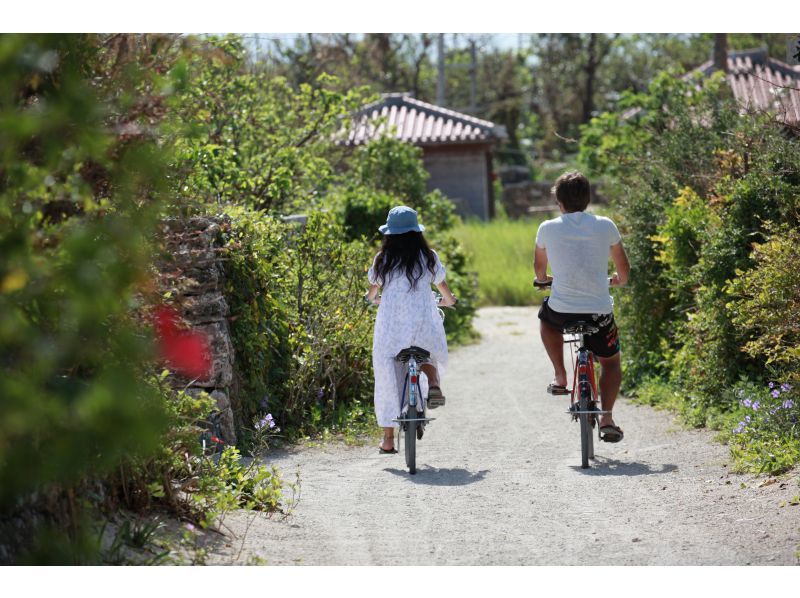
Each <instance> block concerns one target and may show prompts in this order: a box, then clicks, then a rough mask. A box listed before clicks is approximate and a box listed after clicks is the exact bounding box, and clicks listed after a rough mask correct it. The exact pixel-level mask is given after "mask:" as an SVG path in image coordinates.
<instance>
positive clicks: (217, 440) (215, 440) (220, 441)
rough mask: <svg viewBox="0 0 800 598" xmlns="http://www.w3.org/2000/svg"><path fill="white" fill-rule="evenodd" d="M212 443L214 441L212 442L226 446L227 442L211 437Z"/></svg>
mask: <svg viewBox="0 0 800 598" xmlns="http://www.w3.org/2000/svg"><path fill="white" fill-rule="evenodd" d="M211 441H212V442H216V443H217V444H225V442H223V441H222V440H220V439H219V438H217V437H216V436H212V437H211Z"/></svg>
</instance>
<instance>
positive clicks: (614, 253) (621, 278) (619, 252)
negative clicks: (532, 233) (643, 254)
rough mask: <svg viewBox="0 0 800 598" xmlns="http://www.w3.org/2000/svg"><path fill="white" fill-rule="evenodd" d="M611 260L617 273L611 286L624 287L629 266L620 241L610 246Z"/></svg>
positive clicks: (612, 279)
mask: <svg viewBox="0 0 800 598" xmlns="http://www.w3.org/2000/svg"><path fill="white" fill-rule="evenodd" d="M537 249H538V248H537ZM611 259H612V260H613V262H614V266H616V268H617V271H616V272H614V274H613V275H612V276H611V286H612V287H622V286H625V285H626V284H627V283H628V277H629V276H630V273H631V264H630V262H629V261H628V255H627V254H626V253H625V248H624V247H623V246H622V241H620V242H619V243H617V244H616V245H612V246H611Z"/></svg>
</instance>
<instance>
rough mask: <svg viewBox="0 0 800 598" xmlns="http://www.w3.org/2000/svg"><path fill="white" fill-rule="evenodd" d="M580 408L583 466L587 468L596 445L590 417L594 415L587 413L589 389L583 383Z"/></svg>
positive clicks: (579, 400) (579, 401) (579, 402)
mask: <svg viewBox="0 0 800 598" xmlns="http://www.w3.org/2000/svg"><path fill="white" fill-rule="evenodd" d="M578 410H579V411H581V413H580V414H579V417H580V420H581V468H582V469H587V468H588V467H589V457H590V453H592V454H591V457H594V454H593V453H594V450H593V449H594V447H593V446H592V445H593V443H592V423H591V420H590V419H589V418H590V417H592V416H591V415H589V414H588V413H587V411H588V410H589V390H588V389H586V388H584V385H583V384H581V394H580V398H579V399H578Z"/></svg>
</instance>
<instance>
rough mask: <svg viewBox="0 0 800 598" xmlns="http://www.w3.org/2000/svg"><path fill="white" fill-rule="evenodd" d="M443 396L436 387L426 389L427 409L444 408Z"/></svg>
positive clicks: (440, 390)
mask: <svg viewBox="0 0 800 598" xmlns="http://www.w3.org/2000/svg"><path fill="white" fill-rule="evenodd" d="M444 402H445V399H444V395H443V394H442V389H441V388H439V387H438V386H431V387H430V388H429V389H428V409H436V408H437V407H444Z"/></svg>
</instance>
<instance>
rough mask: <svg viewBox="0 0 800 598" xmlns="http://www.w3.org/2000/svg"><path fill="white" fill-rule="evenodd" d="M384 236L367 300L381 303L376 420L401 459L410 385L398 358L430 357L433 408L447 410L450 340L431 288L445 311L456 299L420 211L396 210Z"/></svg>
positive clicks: (425, 367) (383, 448)
mask: <svg viewBox="0 0 800 598" xmlns="http://www.w3.org/2000/svg"><path fill="white" fill-rule="evenodd" d="M379 230H380V231H381V232H382V233H383V235H384V237H383V245H382V246H381V250H380V252H378V255H376V256H375V259H374V260H373V263H372V267H371V268H370V269H369V272H368V273H367V277H368V279H369V282H370V289H369V292H368V293H367V298H368V299H369V300H371V301H374V302H376V303H379V307H378V315H377V318H376V319H375V333H374V336H373V344H372V365H373V368H374V370H375V416H376V418H377V420H378V425H379V426H381V427H382V428H383V442H382V443H381V445H380V452H381V453H395V452H397V451H396V450H395V448H394V427H395V423H394V422H393V421H392V420H394V419H397V418H398V417H399V416H400V397H401V396H402V392H403V384H404V380H405V372H404V369H403V364H402V363H399V362H397V361H396V360H395V356H396V355H397V354H398V353H399V352H400V351H402V350H403V349H407V348H408V347H412V346H416V347H421V348H423V349H425V350H427V351H429V352H430V354H431V357H430V363H426V364H422V365H421V367H420V369H421V370H422V372H423V373H424V374H425V376H426V377H427V379H428V384H429V391H428V407H429V408H431V409H434V408H436V407H440V406H442V405H444V403H445V398H444V395H443V394H442V391H441V388H440V382H439V379H440V376H441V375H442V374H443V372H444V368H445V366H446V365H447V339H446V337H445V333H444V325H443V324H442V320H441V318H440V317H439V313H438V311H437V307H436V303H435V302H434V299H433V293H432V291H431V284H435V285H436V286H437V288H438V289H439V291H440V292H441V294H442V302H441V305H444V306H451V305H455V303H456V298H455V297H454V296H453V294H452V293H451V292H450V287H448V286H447V283H446V282H445V280H444V278H445V268H444V266H443V265H442V263H441V261H439V256H438V255H437V254H436V252H435V251H433V250H431V249H430V248H429V247H428V244H427V242H426V241H425V237H423V235H422V231H423V230H425V227H423V226H422V225H420V224H419V223H418V222H417V213H416V212H415V211H414V210H412V209H411V208H409V207H406V206H397V207H394V208H392V209H391V210H390V211H389V215H388V217H387V219H386V224H385V225H383V226H381V227H380V229H379ZM379 287H380V288H381V295H380V298H378V290H379Z"/></svg>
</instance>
